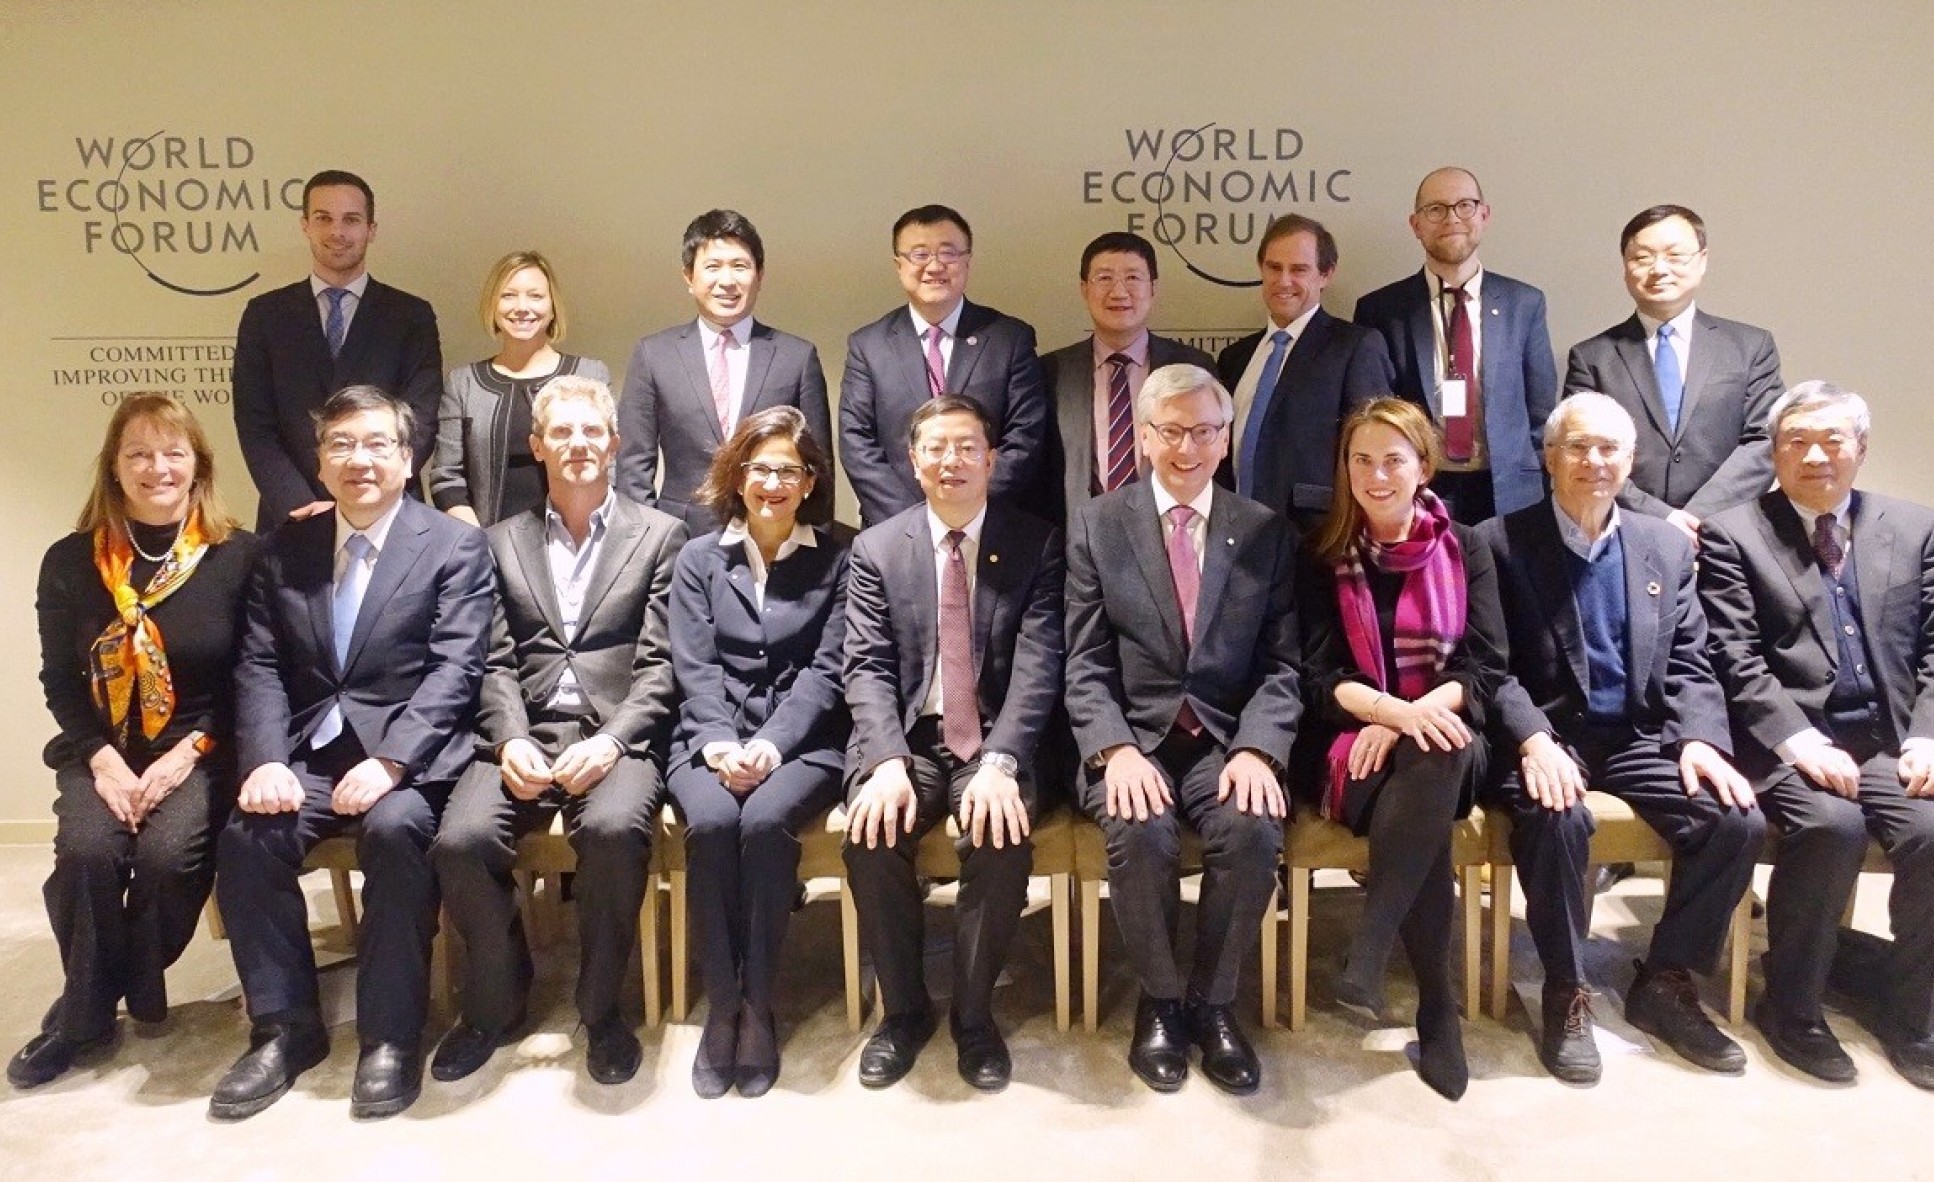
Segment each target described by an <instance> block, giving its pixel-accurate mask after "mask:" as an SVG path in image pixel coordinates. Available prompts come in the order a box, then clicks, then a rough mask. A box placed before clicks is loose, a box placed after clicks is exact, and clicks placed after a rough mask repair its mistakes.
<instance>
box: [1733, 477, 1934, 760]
mask: <svg viewBox="0 0 1934 1182" xmlns="http://www.w3.org/2000/svg"><path fill="white" fill-rule="evenodd" d="M1850 520H1851V522H1852V526H1853V546H1852V549H1851V551H1850V553H1851V556H1852V559H1853V565H1854V569H1855V571H1856V574H1857V577H1858V579H1859V583H1860V605H1859V606H1860V621H1861V627H1862V629H1863V630H1864V631H1865V633H1866V637H1867V653H1868V656H1869V658H1870V659H1871V660H1872V662H1873V675H1874V684H1875V685H1876V686H1877V687H1878V689H1879V691H1880V699H1881V709H1883V710H1884V711H1886V714H1887V718H1888V721H1889V722H1891V723H1892V724H1893V728H1894V737H1895V739H1896V740H1897V741H1901V742H1904V741H1906V740H1907V739H1910V738H1934V512H1930V511H1929V510H1928V509H1926V508H1925V507H1923V506H1920V505H1915V504H1910V503H1909V502H1907V501H1898V500H1895V499H1894V498H1892V497H1883V496H1879V495H1876V494H1874V493H1866V492H1862V493H1855V494H1854V500H1853V508H1852V511H1851V513H1850ZM1699 591H1700V594H1701V596H1702V597H1703V598H1704V600H1705V604H1706V615H1707V618H1708V619H1709V620H1710V621H1711V624H1712V663H1713V667H1714V669H1716V670H1717V671H1718V674H1719V680H1720V683H1721V684H1722V685H1724V686H1725V688H1726V699H1727V701H1728V703H1729V704H1730V706H1731V709H1732V722H1733V734H1734V737H1735V738H1736V739H1737V740H1738V745H1739V757H1740V763H1741V767H1742V770H1744V771H1745V772H1746V774H1747V775H1749V776H1754V777H1760V776H1764V775H1766V774H1768V773H1770V772H1772V771H1774V770H1776V769H1777V768H1778V767H1779V757H1778V756H1776V755H1774V754H1773V748H1774V747H1775V746H1777V745H1778V744H1780V743H1783V742H1785V741H1786V740H1787V739H1790V738H1792V737H1793V736H1794V735H1796V734H1799V733H1800V732H1801V731H1803V730H1805V729H1806V728H1808V727H1817V728H1819V729H1820V730H1822V731H1828V727H1827V724H1826V704H1827V695H1828V694H1830V693H1831V692H1832V691H1833V679H1834V672H1835V670H1836V668H1837V667H1838V665H1839V663H1840V649H1839V645H1838V644H1837V643H1836V642H1835V640H1834V634H1833V611H1832V609H1831V608H1830V607H1829V606H1828V605H1827V592H1826V581H1825V579H1824V578H1823V577H1822V576H1821V574H1820V568H1819V565H1818V563H1817V562H1816V561H1815V560H1814V557H1813V543H1812V541H1811V540H1810V539H1809V538H1808V537H1807V533H1806V526H1805V524H1804V523H1803V522H1802V520H1801V518H1800V515H1799V512H1798V511H1797V510H1795V509H1794V508H1793V502H1791V501H1789V500H1788V499H1787V498H1786V494H1785V493H1782V492H1780V491H1779V490H1778V489H1775V490H1773V491H1772V492H1769V493H1767V494H1765V495H1764V496H1762V497H1760V498H1759V499H1758V500H1757V501H1756V502H1753V503H1751V504H1746V505H1739V506H1737V507H1735V508H1732V509H1727V510H1725V511H1723V512H1720V513H1715V514H1713V515H1712V516H1711V517H1709V518H1707V519H1706V520H1705V522H1704V523H1703V524H1702V525H1701V526H1700V528H1699ZM1828 733H1831V732H1830V731H1829V732H1828Z"/></svg>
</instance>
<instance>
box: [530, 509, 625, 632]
mask: <svg viewBox="0 0 1934 1182" xmlns="http://www.w3.org/2000/svg"><path fill="white" fill-rule="evenodd" d="M644 538H645V519H644V515H643V514H641V513H639V512H638V511H637V510H636V509H634V508H633V507H632V505H631V503H630V502H629V501H626V500H625V499H624V498H623V497H618V498H616V499H614V500H613V501H612V503H611V516H610V517H609V518H607V519H606V521H605V523H604V542H603V544H602V546H601V547H600V548H599V550H598V564H597V566H595V567H593V568H592V569H591V582H590V584H589V585H588V586H587V587H585V589H584V609H583V611H582V613H580V618H579V620H578V627H579V628H583V627H584V623H585V621H586V620H589V619H590V618H591V617H592V616H593V615H594V614H596V612H597V610H598V605H599V604H601V603H603V602H604V597H605V596H606V595H608V594H610V593H611V588H612V586H613V585H615V584H616V583H617V581H618V576H619V575H620V574H621V573H623V572H624V570H625V569H626V568H627V567H629V566H630V565H631V556H632V555H633V554H635V553H637V550H638V546H639V544H640V543H641V542H643V541H644ZM546 566H547V567H548V566H549V561H548V556H547V559H546ZM544 582H545V585H546V586H549V585H550V580H549V579H546V580H545V581H544Z"/></svg>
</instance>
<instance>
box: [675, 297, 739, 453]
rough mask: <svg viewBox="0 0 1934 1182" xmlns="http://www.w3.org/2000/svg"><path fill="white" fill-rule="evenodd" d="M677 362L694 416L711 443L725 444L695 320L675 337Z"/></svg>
mask: <svg viewBox="0 0 1934 1182" xmlns="http://www.w3.org/2000/svg"><path fill="white" fill-rule="evenodd" d="M678 359H679V361H680V362H681V363H682V364H681V366H680V368H682V369H683V370H684V371H685V381H686V384H687V386H688V387H689V388H690V391H691V402H692V405H693V406H694V407H696V408H697V413H698V417H699V418H700V419H702V420H703V421H704V423H705V429H706V430H707V431H709V432H710V433H711V436H712V441H713V442H714V443H715V444H716V443H723V442H725V435H724V433H723V432H722V431H721V430H720V429H719V409H718V407H717V406H714V405H713V404H712V370H711V367H710V366H709V365H708V364H707V362H706V360H705V338H704V337H703V336H701V335H700V334H699V331H698V324H697V322H696V321H694V322H691V323H688V324H687V325H686V326H685V329H684V331H683V332H681V333H679V334H678ZM748 384H749V383H748Z"/></svg>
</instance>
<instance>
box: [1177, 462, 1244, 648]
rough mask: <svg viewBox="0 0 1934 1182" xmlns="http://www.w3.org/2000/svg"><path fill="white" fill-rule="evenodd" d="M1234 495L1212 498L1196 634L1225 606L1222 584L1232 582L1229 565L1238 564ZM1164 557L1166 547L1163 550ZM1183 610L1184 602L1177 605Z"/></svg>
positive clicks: (1204, 544)
mask: <svg viewBox="0 0 1934 1182" xmlns="http://www.w3.org/2000/svg"><path fill="white" fill-rule="evenodd" d="M1234 516H1235V498H1234V497H1232V496H1229V495H1228V494H1226V493H1224V494H1221V495H1217V496H1214V497H1213V498H1212V499H1211V500H1210V502H1209V528H1208V530H1207V531H1205V533H1204V535H1203V540H1202V547H1203V553H1202V583H1201V587H1200V589H1199V590H1198V592H1197V593H1196V597H1195V634H1196V635H1197V636H1203V635H1206V634H1207V633H1208V631H1209V627H1210V625H1211V624H1213V623H1214V622H1215V616H1216V610H1217V609H1218V608H1220V607H1221V606H1222V599H1223V594H1222V593H1223V588H1225V587H1227V586H1228V585H1229V569H1230V567H1231V566H1233V565H1234V564H1235V554H1236V549H1237V546H1236V528H1235V523H1234V522H1233V521H1232V520H1231V518H1232V517H1234ZM1163 555H1164V557H1165V558H1166V556H1167V551H1166V550H1164V552H1163ZM1176 611H1177V612H1178V613H1179V612H1180V611H1181V606H1180V605H1179V604H1178V605H1177V606H1176Z"/></svg>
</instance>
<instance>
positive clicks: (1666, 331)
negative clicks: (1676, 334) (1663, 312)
mask: <svg viewBox="0 0 1934 1182" xmlns="http://www.w3.org/2000/svg"><path fill="white" fill-rule="evenodd" d="M1659 339H1660V340H1662V341H1669V340H1671V339H1672V326H1671V325H1670V324H1661V325H1659Z"/></svg>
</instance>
